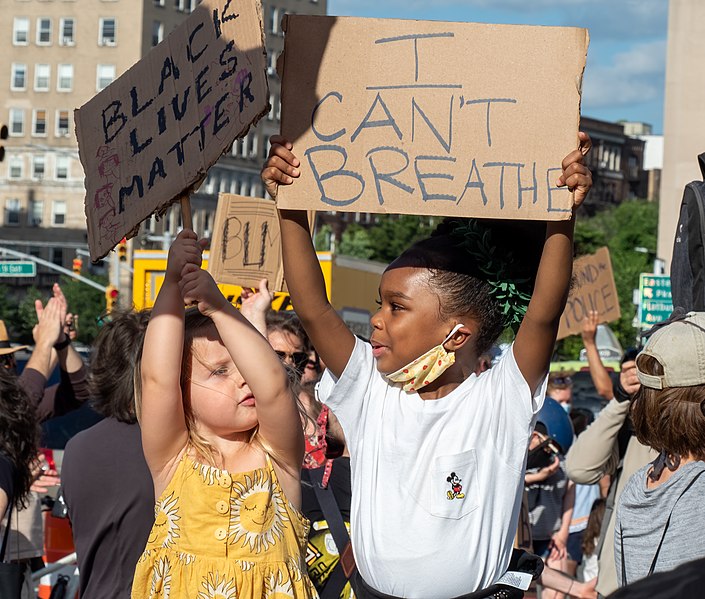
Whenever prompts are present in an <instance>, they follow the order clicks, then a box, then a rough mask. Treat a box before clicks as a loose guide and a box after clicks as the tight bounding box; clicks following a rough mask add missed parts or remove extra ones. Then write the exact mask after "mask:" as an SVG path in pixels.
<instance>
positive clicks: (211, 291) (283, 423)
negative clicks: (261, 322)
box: [181, 264, 304, 480]
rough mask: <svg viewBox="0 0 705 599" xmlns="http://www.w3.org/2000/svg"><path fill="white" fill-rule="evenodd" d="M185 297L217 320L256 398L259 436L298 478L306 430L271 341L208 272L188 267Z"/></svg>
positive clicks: (229, 349)
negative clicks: (225, 295)
mask: <svg viewBox="0 0 705 599" xmlns="http://www.w3.org/2000/svg"><path fill="white" fill-rule="evenodd" d="M181 294H182V296H183V301H184V303H187V304H197V305H198V309H199V310H200V312H201V313H202V314H204V315H206V316H208V317H209V318H210V319H211V320H212V321H213V324H214V325H215V327H216V329H217V330H218V334H219V335H220V338H221V340H222V341H223V344H224V345H225V347H226V349H227V350H228V353H229V354H230V357H231V358H232V359H233V362H234V363H235V366H236V367H237V369H238V370H239V371H240V374H241V375H242V377H243V378H244V379H245V382H246V383H247V386H248V387H249V388H250V391H252V394H253V395H254V396H255V406H256V409H257V420H258V421H259V433H260V434H261V435H262V437H263V438H264V439H265V440H266V442H267V444H268V445H269V446H270V447H271V448H272V449H273V450H274V452H275V454H276V455H277V456H278V457H281V458H283V459H284V461H285V462H286V464H285V465H286V466H287V467H288V468H289V470H290V471H291V473H296V476H297V477H298V472H299V469H300V467H301V462H302V461H303V457H304V436H303V429H302V428H301V420H300V417H299V411H298V409H297V407H296V400H295V399H294V394H293V393H292V390H291V387H290V385H289V378H288V376H287V373H286V369H285V368H284V365H283V364H282V362H281V360H280V359H279V358H278V357H277V354H275V353H274V350H273V349H272V347H271V345H269V342H268V341H267V339H266V338H265V337H264V336H263V335H262V334H261V333H260V332H259V331H258V330H257V329H256V328H255V327H254V326H253V325H252V324H251V323H250V322H249V321H248V320H247V319H246V318H245V317H244V316H243V315H242V314H240V312H239V311H238V310H237V309H236V308H235V307H233V305H232V304H231V303H230V302H229V301H228V300H227V299H226V298H225V297H224V296H223V294H222V293H221V292H220V290H219V289H218V287H217V286H216V284H215V281H214V280H213V277H211V275H210V274H209V273H208V272H206V271H205V270H202V269H200V268H198V267H197V266H195V265H193V264H188V265H186V267H185V268H184V270H183V275H182V280H181ZM297 480H298V478H297Z"/></svg>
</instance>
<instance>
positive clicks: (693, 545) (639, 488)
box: [614, 461, 705, 586]
mask: <svg viewBox="0 0 705 599" xmlns="http://www.w3.org/2000/svg"><path fill="white" fill-rule="evenodd" d="M651 468H652V466H651V464H649V465H647V466H645V467H643V468H642V469H641V470H638V471H637V472H636V473H635V474H634V476H632V477H631V479H629V482H628V483H627V485H626V487H625V488H624V491H623V493H622V496H621V498H620V501H619V507H618V508H617V518H616V522H615V531H614V533H615V534H614V537H615V539H614V542H615V547H614V548H615V551H614V554H615V565H616V567H617V580H618V582H619V585H620V586H624V585H625V584H629V583H631V582H634V581H635V580H639V579H641V578H644V577H645V576H647V575H648V574H649V570H650V569H651V565H652V563H654V558H656V561H655V564H654V570H653V571H654V572H665V571H667V570H672V569H673V568H675V567H677V566H680V565H681V564H684V563H686V562H689V561H692V560H694V559H697V558H700V557H705V535H703V531H702V528H703V524H704V523H705V501H703V497H705V462H701V461H695V462H690V463H687V464H684V465H683V466H681V467H680V468H679V469H678V470H676V471H675V472H674V473H673V474H672V475H671V477H670V478H669V479H668V480H666V481H665V482H663V483H661V484H660V485H658V486H656V487H652V488H647V476H648V472H649V471H650V470H651ZM696 477H697V480H695V479H696ZM691 483H692V484H691ZM688 485H691V486H690V487H689V488H688ZM686 489H687V490H686ZM684 491H685V492H684ZM669 516H670V521H669ZM667 523H668V528H666V525H667ZM664 532H665V534H664ZM662 538H663V543H662V544H661V548H660V550H658V547H659V543H661V539H662ZM657 552H658V555H657ZM623 565H624V566H623ZM623 567H624V569H622V568H623Z"/></svg>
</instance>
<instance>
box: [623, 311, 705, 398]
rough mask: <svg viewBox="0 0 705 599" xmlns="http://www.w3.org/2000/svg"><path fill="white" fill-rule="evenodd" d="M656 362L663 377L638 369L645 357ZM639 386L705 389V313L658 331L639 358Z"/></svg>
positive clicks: (674, 322) (690, 313)
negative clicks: (698, 386)
mask: <svg viewBox="0 0 705 599" xmlns="http://www.w3.org/2000/svg"><path fill="white" fill-rule="evenodd" d="M644 355H646V356H651V357H653V358H655V359H656V360H657V361H658V363H659V364H661V366H662V367H663V374H662V375H657V374H647V373H645V372H643V371H642V370H641V369H640V368H639V361H640V359H641V357H642V356H644ZM636 372H637V376H638V377H639V382H640V383H641V384H642V385H644V387H649V388H651V389H668V388H670V387H694V386H696V385H705V312H688V314H686V315H684V316H682V317H680V318H678V319H674V320H673V321H672V322H669V323H668V324H666V325H665V326H663V327H661V328H659V329H658V330H657V331H656V332H655V333H654V334H653V335H651V337H649V340H648V341H647V343H646V347H644V349H643V350H642V351H641V353H640V354H639V355H638V356H637V357H636Z"/></svg>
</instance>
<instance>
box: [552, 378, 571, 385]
mask: <svg viewBox="0 0 705 599" xmlns="http://www.w3.org/2000/svg"><path fill="white" fill-rule="evenodd" d="M551 384H552V385H572V384H573V379H572V378H570V377H569V376H557V377H555V378H552V379H551Z"/></svg>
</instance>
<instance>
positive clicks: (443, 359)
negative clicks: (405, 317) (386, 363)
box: [386, 324, 464, 393]
mask: <svg viewBox="0 0 705 599" xmlns="http://www.w3.org/2000/svg"><path fill="white" fill-rule="evenodd" d="M462 326H464V325H462V324H457V325H455V326H454V327H453V330H452V331H451V332H450V333H448V336H447V337H446V338H445V339H444V340H443V341H442V342H441V343H440V344H438V345H436V346H435V347H432V348H431V349H429V350H428V351H427V352H426V353H425V354H423V355H422V356H419V357H418V358H416V359H415V360H414V361H413V362H410V363H409V364H407V365H406V366H404V367H403V368H400V369H399V370H397V371H396V372H392V373H391V374H388V375H386V378H387V380H388V381H389V382H391V383H398V384H401V386H402V389H404V391H406V392H407V393H415V392H416V391H418V390H419V389H421V388H422V387H425V386H426V385H428V384H430V383H432V382H433V381H435V380H436V379H437V378H438V377H439V376H441V375H442V374H443V373H444V372H445V371H446V370H448V368H450V367H451V366H452V365H453V364H455V352H448V351H446V349H445V347H443V345H445V343H446V341H448V339H450V338H451V337H452V336H453V335H455V333H457V332H458V330H459V329H460V327H462Z"/></svg>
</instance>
